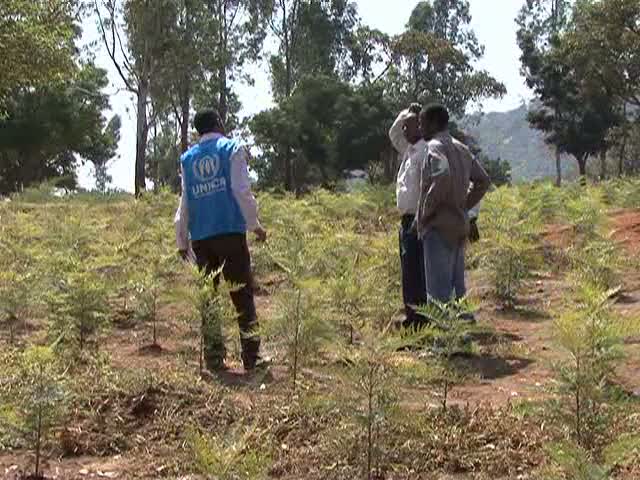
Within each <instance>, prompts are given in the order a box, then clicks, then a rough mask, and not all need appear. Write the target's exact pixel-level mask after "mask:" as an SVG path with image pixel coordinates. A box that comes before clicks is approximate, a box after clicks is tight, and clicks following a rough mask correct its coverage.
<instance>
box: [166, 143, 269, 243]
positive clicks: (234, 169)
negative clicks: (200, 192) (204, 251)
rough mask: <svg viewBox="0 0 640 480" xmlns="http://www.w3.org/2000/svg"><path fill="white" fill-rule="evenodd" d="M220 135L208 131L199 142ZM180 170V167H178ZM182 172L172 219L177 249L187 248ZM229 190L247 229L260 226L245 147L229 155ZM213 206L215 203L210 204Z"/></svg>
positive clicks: (186, 222) (187, 236)
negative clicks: (178, 199)
mask: <svg viewBox="0 0 640 480" xmlns="http://www.w3.org/2000/svg"><path fill="white" fill-rule="evenodd" d="M220 137H222V135H221V134H219V133H208V134H205V135H203V136H202V138H201V139H200V141H201V142H205V141H207V140H213V139H217V138H220ZM180 169H181V170H182V167H180ZM181 174H182V195H181V196H180V203H179V205H178V210H177V211H176V216H175V219H174V223H175V227H176V243H177V245H178V250H181V251H182V250H188V248H189V206H188V204H187V195H186V194H185V192H186V185H185V176H184V172H181ZM231 191H232V192H233V196H234V198H235V199H236V201H237V202H238V205H239V206H240V210H241V212H242V215H243V217H244V220H245V223H246V224H247V229H248V230H249V231H253V230H255V229H257V228H258V227H260V222H259V221H258V202H257V201H256V198H255V197H254V195H253V193H252V192H251V180H250V178H249V167H248V153H247V150H246V148H244V147H243V148H239V149H238V150H236V152H235V153H234V154H233V155H232V156H231ZM211 208H215V205H211Z"/></svg>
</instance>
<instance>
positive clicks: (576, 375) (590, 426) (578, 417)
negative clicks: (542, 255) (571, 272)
mask: <svg viewBox="0 0 640 480" xmlns="http://www.w3.org/2000/svg"><path fill="white" fill-rule="evenodd" d="M574 295H575V296H576V300H577V304H574V305H570V306H569V307H568V308H567V310H566V311H565V312H564V313H563V314H562V315H561V316H560V317H558V319H557V320H556V321H555V322H554V330H555V338H556V341H557V342H558V345H559V346H560V347H561V348H562V349H563V350H564V352H565V353H566V355H567V357H566V359H565V360H563V361H562V362H561V363H560V364H559V366H558V375H559V376H558V380H559V387H560V392H561V393H562V394H563V395H564V396H565V398H566V399H567V402H566V403H567V408H566V410H565V411H566V412H568V414H569V416H568V419H569V420H568V421H569V424H570V425H573V427H572V430H573V434H574V437H575V439H576V441H577V442H578V443H579V444H580V445H581V446H583V447H585V448H593V447H594V446H595V445H598V444H600V442H602V435H603V434H604V431H605V430H606V427H607V421H608V419H607V410H606V409H605V408H603V405H604V404H605V402H606V401H607V399H608V394H609V389H608V385H609V382H610V381H611V379H612V374H613V371H614V367H615V365H616V363H617V362H618V361H619V360H620V358H621V354H622V350H621V346H622V343H623V340H624V339H625V338H626V336H628V335H630V334H632V333H633V331H634V330H635V329H636V328H637V325H635V324H634V322H632V321H630V320H628V319H625V318H620V317H619V316H618V314H616V313H615V311H614V310H613V308H612V305H613V302H612V300H611V299H610V298H611V296H612V292H611V291H604V290H602V289H600V288H598V287H597V286H593V285H591V284H588V283H586V284H578V285H576V288H575V291H574Z"/></svg>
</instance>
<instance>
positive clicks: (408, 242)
mask: <svg viewBox="0 0 640 480" xmlns="http://www.w3.org/2000/svg"><path fill="white" fill-rule="evenodd" d="M413 220H414V216H413V215H405V216H403V217H402V224H401V226H400V264H401V267H402V299H403V301H404V305H405V312H406V321H405V326H408V327H410V326H416V325H420V324H422V323H423V322H424V317H423V316H422V315H419V314H418V313H417V312H416V309H415V307H416V306H418V305H424V304H425V303H426V300H427V294H426V292H427V287H426V282H425V271H424V253H423V246H422V241H420V239H419V238H418V233H417V232H416V231H415V230H412V229H411V226H412V224H413Z"/></svg>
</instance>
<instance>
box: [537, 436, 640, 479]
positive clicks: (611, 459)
mask: <svg viewBox="0 0 640 480" xmlns="http://www.w3.org/2000/svg"><path fill="white" fill-rule="evenodd" d="M639 442H640V439H639V438H638V437H637V436H622V437H621V438H619V439H617V440H616V441H614V442H613V443H612V444H611V445H609V446H607V448H605V450H604V452H603V454H602V458H603V461H602V462H598V461H597V459H594V456H593V454H591V453H590V452H589V451H587V450H585V449H584V448H582V447H580V446H578V445H575V444H572V443H569V442H563V443H556V444H552V445H550V446H548V447H547V449H546V450H547V452H548V453H549V456H550V458H551V461H552V462H553V467H554V468H553V470H552V471H551V472H550V473H549V474H548V475H547V476H546V477H545V478H548V480H556V479H558V480H563V479H565V478H570V479H571V480H612V479H614V478H615V475H614V473H615V470H616V468H617V467H618V466H620V465H622V464H624V463H625V462H626V461H627V460H628V459H629V458H630V457H632V456H633V454H634V452H637V450H638V448H639V447H640V443H639Z"/></svg>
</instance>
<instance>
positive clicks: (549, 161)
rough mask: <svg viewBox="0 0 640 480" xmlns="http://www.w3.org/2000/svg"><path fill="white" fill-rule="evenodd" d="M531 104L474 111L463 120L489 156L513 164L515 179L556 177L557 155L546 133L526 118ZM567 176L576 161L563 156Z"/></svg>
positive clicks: (461, 124) (464, 124) (466, 128)
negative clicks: (543, 133)
mask: <svg viewBox="0 0 640 480" xmlns="http://www.w3.org/2000/svg"><path fill="white" fill-rule="evenodd" d="M527 112H528V106H527V105H525V104H523V105H522V106H521V107H520V108H517V109H515V110H511V111H509V112H492V113H485V114H475V115H470V116H468V117H466V118H465V119H464V120H463V121H461V122H460V126H461V127H462V128H463V129H464V131H465V132H466V133H468V134H470V135H472V136H473V137H474V138H475V139H476V141H477V142H478V145H479V146H480V147H482V150H483V151H484V152H485V153H486V154H487V155H488V156H489V157H490V158H498V157H500V158H501V159H502V160H507V161H508V162H509V163H510V164H511V169H512V178H513V180H514V181H519V180H520V181H522V180H536V179H541V178H547V177H553V178H555V174H556V173H555V172H556V170H555V168H556V167H555V155H554V152H553V149H552V148H551V147H549V146H548V145H547V144H546V143H545V142H544V136H543V135H542V133H540V132H539V131H537V130H534V129H532V128H531V127H530V126H529V123H528V122H527ZM562 163H563V171H564V176H565V178H566V177H567V176H573V175H575V161H574V160H573V159H572V158H571V157H567V158H563V162H562Z"/></svg>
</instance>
